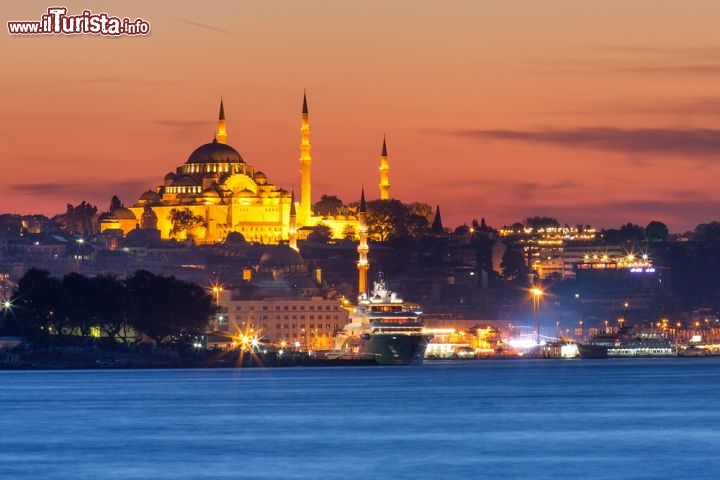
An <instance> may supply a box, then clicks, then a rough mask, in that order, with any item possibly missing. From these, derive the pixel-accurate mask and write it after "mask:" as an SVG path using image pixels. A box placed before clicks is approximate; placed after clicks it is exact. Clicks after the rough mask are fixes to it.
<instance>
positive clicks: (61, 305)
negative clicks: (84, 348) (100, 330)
mask: <svg viewBox="0 0 720 480" xmlns="http://www.w3.org/2000/svg"><path fill="white" fill-rule="evenodd" d="M97 301H98V299H97V297H95V296H94V295H93V292H92V287H91V282H90V279H88V278H87V277H85V276H83V275H80V274H79V273H75V272H73V273H69V274H67V275H65V276H64V277H63V279H62V296H61V299H60V301H59V302H58V304H57V305H56V308H55V315H54V316H53V320H54V322H53V323H54V327H55V329H56V330H57V332H58V333H60V334H62V333H63V328H65V327H67V328H69V329H70V331H72V330H74V329H78V330H79V331H80V333H81V335H82V336H84V337H86V336H88V335H90V328H91V327H92V326H93V325H92V317H93V307H94V305H93V304H94V303H96V302H97ZM68 333H70V332H68Z"/></svg>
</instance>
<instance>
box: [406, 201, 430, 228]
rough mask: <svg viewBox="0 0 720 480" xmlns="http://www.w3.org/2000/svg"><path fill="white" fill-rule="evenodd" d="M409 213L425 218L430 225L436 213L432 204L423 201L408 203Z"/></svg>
mask: <svg viewBox="0 0 720 480" xmlns="http://www.w3.org/2000/svg"><path fill="white" fill-rule="evenodd" d="M406 207H407V210H408V214H409V215H418V216H421V217H424V218H425V221H426V222H427V224H428V225H429V224H430V223H432V221H433V218H435V214H434V212H433V208H432V205H429V204H427V203H422V202H411V203H408V204H407V205H406Z"/></svg>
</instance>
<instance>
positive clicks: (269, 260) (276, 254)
mask: <svg viewBox="0 0 720 480" xmlns="http://www.w3.org/2000/svg"><path fill="white" fill-rule="evenodd" d="M304 264H305V261H304V260H303V258H302V256H301V255H300V254H299V253H298V252H296V251H295V250H293V249H292V248H290V247H289V246H287V245H273V246H270V247H268V248H267V250H266V251H265V253H263V255H262V257H260V268H261V269H263V270H265V269H269V268H273V267H275V268H277V267H290V266H297V265H304Z"/></svg>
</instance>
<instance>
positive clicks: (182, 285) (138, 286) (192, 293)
mask: <svg viewBox="0 0 720 480" xmlns="http://www.w3.org/2000/svg"><path fill="white" fill-rule="evenodd" d="M125 285H126V288H127V294H128V323H129V324H130V325H132V326H133V327H134V328H135V329H136V330H137V331H139V332H141V333H142V334H144V335H146V336H147V337H149V338H152V339H153V340H155V341H156V342H157V343H158V344H159V343H161V342H162V341H163V339H165V338H166V337H168V336H170V335H173V334H179V333H181V332H182V331H197V330H203V329H205V328H206V327H207V323H208V320H209V319H210V317H211V316H212V315H213V314H214V313H215V311H216V308H215V306H214V304H213V298H212V295H210V293H209V292H208V291H207V290H205V289H203V288H201V287H200V286H198V285H195V284H192V283H188V282H183V281H181V280H177V279H175V278H174V277H163V276H158V275H154V274H152V273H150V272H148V271H146V270H138V271H137V272H135V273H134V274H133V275H132V276H131V277H128V278H127V279H126V280H125Z"/></svg>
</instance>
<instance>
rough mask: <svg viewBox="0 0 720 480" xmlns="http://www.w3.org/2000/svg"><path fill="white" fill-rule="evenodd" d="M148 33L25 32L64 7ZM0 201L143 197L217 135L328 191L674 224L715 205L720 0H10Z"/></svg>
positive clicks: (455, 211) (263, 166)
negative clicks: (14, 24)
mask: <svg viewBox="0 0 720 480" xmlns="http://www.w3.org/2000/svg"><path fill="white" fill-rule="evenodd" d="M56 4H60V5H64V6H66V7H67V8H68V11H69V13H70V14H80V13H81V12H82V10H83V9H89V10H91V11H92V12H93V13H101V12H106V13H108V14H109V15H114V16H118V17H129V18H130V19H136V18H142V19H144V20H146V21H147V22H149V23H150V25H151V33H150V34H149V35H148V36H138V37H127V36H123V37H118V38H111V37H102V36H95V35H76V36H60V35H39V36H12V35H10V34H8V32H7V27H6V22H7V21H11V20H39V19H40V17H41V15H42V14H44V13H45V12H46V10H47V8H48V7H49V6H53V5H56ZM0 12H1V13H2V20H3V22H2V23H3V27H2V28H3V32H2V34H0V52H2V56H1V57H0V59H1V60H0V61H1V64H0V65H1V67H0V86H1V88H0V96H1V98H0V105H1V107H0V161H1V162H2V164H1V165H2V176H1V177H0V178H2V180H3V182H2V183H3V185H2V188H1V189H0V212H11V213H44V214H46V215H52V214H55V213H61V212H62V211H64V209H65V204H67V203H79V202H80V201H82V200H87V201H89V202H91V203H93V204H97V205H98V207H99V208H100V210H105V209H107V207H108V205H109V202H110V197H111V196H112V195H113V194H117V195H119V196H120V199H121V200H122V201H123V202H124V203H125V204H126V205H130V204H132V203H134V202H135V200H136V199H137V197H138V196H139V195H140V194H141V193H142V192H143V191H145V190H147V189H149V188H151V187H155V186H157V185H159V184H161V183H162V179H163V177H164V175H165V174H166V173H167V172H169V171H174V170H175V168H176V167H178V166H179V165H181V164H182V163H184V162H185V161H186V160H187V157H188V156H189V154H190V153H191V152H192V151H193V150H194V149H195V148H196V147H197V146H199V145H201V144H203V143H206V142H208V141H210V140H211V139H212V135H213V133H214V129H215V126H216V119H217V114H218V105H219V101H220V97H221V96H222V98H223V99H224V103H225V112H226V116H227V122H228V144H230V145H232V146H233V147H235V148H236V149H237V150H238V151H239V152H240V154H241V155H242V156H243V158H244V159H245V161H246V162H247V163H249V164H250V165H253V166H254V167H255V168H256V169H258V170H261V171H263V172H264V173H265V174H266V175H267V176H268V178H269V180H270V181H271V182H272V183H275V184H277V185H279V186H281V187H283V188H285V189H288V190H290V189H291V188H294V189H295V190H298V189H299V183H300V182H299V164H298V158H299V154H300V153H299V141H300V131H299V127H300V109H301V105H302V94H303V90H304V89H305V90H307V95H308V103H309V109H310V123H311V127H312V134H311V141H312V145H313V147H312V156H313V174H312V175H313V201H316V200H318V199H319V198H320V195H322V194H335V195H337V196H339V197H340V198H341V199H342V200H344V201H345V202H346V203H349V202H352V201H356V200H357V199H358V197H359V192H360V189H361V187H362V186H363V185H364V186H365V190H366V193H367V197H368V199H373V198H377V196H378V188H377V183H378V167H379V156H380V149H381V146H382V138H383V134H385V135H386V136H387V144H388V153H389V157H390V166H391V170H390V181H391V190H390V193H391V196H392V197H394V198H397V199H399V200H401V201H403V202H412V201H420V202H426V203H429V204H432V205H433V206H434V205H438V204H439V205H440V207H441V210H442V212H443V220H444V222H445V226H450V227H454V226H457V225H459V224H462V223H469V222H470V221H471V220H472V219H473V218H477V219H479V218H481V217H485V218H486V221H487V223H488V224H489V225H491V226H494V227H500V226H502V225H504V224H510V223H513V222H516V221H522V220H523V219H524V218H526V217H528V216H534V215H542V216H552V217H556V218H557V219H558V220H560V221H561V222H562V223H568V224H571V225H572V224H578V223H584V224H591V225H593V226H595V227H598V228H603V227H604V228H613V227H619V226H620V225H622V224H624V223H627V222H632V223H637V224H640V225H643V226H644V225H646V224H647V223H648V222H650V221H651V220H660V221H663V222H665V223H666V224H667V225H668V227H669V228H670V231H671V232H682V231H685V230H688V229H693V228H694V227H695V226H696V225H697V224H699V223H704V222H709V221H713V220H720V185H719V182H718V180H719V179H720V164H719V163H718V160H719V159H720V125H719V123H720V29H719V27H718V25H719V24H718V22H719V21H720V2H718V1H717V0H695V1H692V0H691V1H686V2H680V1H676V0H667V1H662V0H653V1H650V0H646V1H640V0H637V1H634V0H602V1H601V0H585V1H577V0H546V1H539V0H467V1H460V0H449V1H448V0H446V1H423V0H412V1H410V0H408V1H404V0H403V1H392V0H379V1H354V2H342V1H333V0H326V1H315V0H305V1H294V0H288V1H269V0H258V1H205V2H194V1H176V2H146V1H125V2H96V1H91V0H85V1H81V2H77V1H68V2H50V3H47V2H37V1H23V2H12V3H9V2H3V3H2V5H0Z"/></svg>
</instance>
